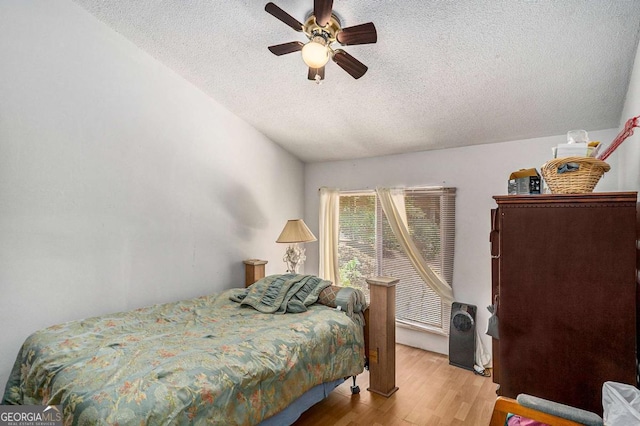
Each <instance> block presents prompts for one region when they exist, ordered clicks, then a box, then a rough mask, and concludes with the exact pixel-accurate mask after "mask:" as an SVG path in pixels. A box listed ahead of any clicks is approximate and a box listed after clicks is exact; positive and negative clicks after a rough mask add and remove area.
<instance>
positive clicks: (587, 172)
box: [541, 157, 611, 194]
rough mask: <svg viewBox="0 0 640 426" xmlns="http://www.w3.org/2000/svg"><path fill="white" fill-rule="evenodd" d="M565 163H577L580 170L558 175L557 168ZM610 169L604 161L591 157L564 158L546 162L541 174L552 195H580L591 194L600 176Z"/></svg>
mask: <svg viewBox="0 0 640 426" xmlns="http://www.w3.org/2000/svg"><path fill="white" fill-rule="evenodd" d="M566 163H577V164H579V165H580V168H579V169H578V170H574V171H571V172H565V173H561V174H558V167H561V166H562V165H564V164H566ZM610 168H611V167H609V165H608V164H607V163H605V162H604V161H601V160H597V159H595V158H592V157H564V158H555V159H553V160H550V161H547V162H546V163H545V164H544V165H543V166H542V168H541V172H542V177H544V180H545V181H546V182H547V185H548V186H549V189H551V192H552V193H553V194H582V193H585V192H593V188H594V187H595V186H596V184H597V183H598V181H599V180H600V178H601V177H602V175H603V174H604V173H605V172H608V171H609V169H610Z"/></svg>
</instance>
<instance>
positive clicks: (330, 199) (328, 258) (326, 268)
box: [319, 188, 340, 285]
mask: <svg viewBox="0 0 640 426" xmlns="http://www.w3.org/2000/svg"><path fill="white" fill-rule="evenodd" d="M339 214H340V191H338V190H337V189H332V188H320V224H319V229H320V236H319V240H320V268H319V269H320V271H319V273H320V278H322V279H325V280H328V281H331V282H333V283H334V284H335V285H340V274H339V273H338V239H339V237H340V234H339V232H340V226H339Z"/></svg>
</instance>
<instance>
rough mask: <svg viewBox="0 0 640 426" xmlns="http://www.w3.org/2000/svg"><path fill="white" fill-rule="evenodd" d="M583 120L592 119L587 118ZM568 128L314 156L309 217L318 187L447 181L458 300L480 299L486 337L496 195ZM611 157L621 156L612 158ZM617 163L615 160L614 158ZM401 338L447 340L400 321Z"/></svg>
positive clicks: (436, 346) (429, 343) (439, 348)
mask: <svg viewBox="0 0 640 426" xmlns="http://www.w3.org/2000/svg"><path fill="white" fill-rule="evenodd" d="M585 127H588V126H586V125H585ZM616 134H617V130H616V129H611V130H606V131H597V132H590V133H589V135H590V137H591V138H592V139H593V140H601V141H610V140H612V139H613V138H614V137H615V135H616ZM565 139H566V137H565V135H559V136H556V137H546V138H537V139H530V140H522V141H513V142H506V143H498V144H490V145H479V146H471V147H466V148H455V149H447V150H439V151H427V152H417V153H412V154H403V155H394V156H386V157H376V158H369V159H363V160H356V161H337V162H327V163H315V164H308V165H307V166H306V168H305V220H306V222H307V224H308V225H309V227H310V228H311V230H312V231H313V232H314V233H316V232H317V231H318V208H319V196H318V188H320V187H322V186H328V187H333V188H340V189H343V190H353V189H372V188H375V187H376V186H425V185H445V186H451V187H456V188H457V195H456V240H455V244H456V247H455V261H454V274H453V289H454V296H455V298H456V300H458V301H461V302H464V303H470V304H474V305H477V307H478V327H479V328H480V331H481V334H482V335H483V342H485V344H486V346H487V347H488V348H490V338H489V336H486V335H484V331H485V330H486V324H487V319H488V317H489V312H488V311H487V310H486V306H487V305H489V304H490V303H491V263H490V254H489V231H490V210H491V209H492V208H495V203H494V201H493V199H492V198H491V197H492V196H493V195H504V194H506V191H507V179H508V177H509V174H510V173H511V172H513V171H515V170H519V169H521V168H531V167H536V168H538V170H539V169H540V166H541V165H542V164H544V163H545V162H546V161H547V160H549V159H550V158H551V147H553V146H555V145H556V144H558V143H563V142H564V141H565ZM612 160H615V159H613V158H612ZM609 163H610V165H611V166H612V168H613V170H615V168H616V164H615V163H614V162H609ZM617 185H618V183H617V175H616V174H612V173H608V174H606V175H605V177H604V178H603V179H601V180H600V182H599V183H598V186H597V187H596V189H595V190H596V191H613V190H615V189H616V188H617ZM306 266H307V269H306V270H307V272H313V273H317V271H318V245H317V244H307V263H306ZM397 339H398V341H399V342H402V343H406V344H409V345H411V346H416V347H421V348H424V349H427V350H431V351H435V352H440V353H448V349H449V347H448V340H447V339H446V338H445V337H442V336H437V335H433V334H427V333H420V332H412V331H408V330H406V329H402V328H398V329H397Z"/></svg>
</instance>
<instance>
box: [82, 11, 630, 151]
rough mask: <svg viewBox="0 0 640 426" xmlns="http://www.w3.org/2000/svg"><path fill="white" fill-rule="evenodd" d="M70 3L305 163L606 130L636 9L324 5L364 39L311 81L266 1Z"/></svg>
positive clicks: (621, 84) (616, 119) (619, 100)
mask: <svg viewBox="0 0 640 426" xmlns="http://www.w3.org/2000/svg"><path fill="white" fill-rule="evenodd" d="M74 1H75V2H76V3H78V4H79V5H80V6H82V7H83V8H85V9H86V10H87V11H88V12H89V13H91V14H93V15H94V16H95V17H97V18H98V19H100V20H101V21H103V22H104V23H106V24H107V25H108V26H110V27H111V28H113V29H114V30H115V31H117V32H119V33H121V34H122V35H123V36H124V37H126V38H127V39H129V40H130V41H131V42H133V43H134V44H136V45H137V46H139V47H140V48H141V49H142V50H144V51H146V52H148V53H149V54H150V55H152V56H154V57H155V58H156V59H158V60H159V61H161V62H163V63H164V64H165V65H166V66H168V67H169V68H171V69H173V70H174V71H175V72H177V73H178V74H180V75H181V76H182V77H184V78H185V79H186V80H188V81H190V82H191V83H192V84H194V85H195V86H197V87H198V88H200V89H201V90H202V91H204V92H205V93H207V94H208V95H209V96H211V98H213V99H215V100H216V101H217V102H219V103H221V104H223V105H224V106H226V107H227V108H228V109H229V110H231V111H233V112H234V113H235V114H237V115H238V116H240V117H242V118H243V119H244V120H245V121H247V122H248V123H250V124H251V125H253V126H254V127H255V128H256V129H258V130H259V131H260V132H262V133H263V134H265V135H266V136H267V137H268V138H270V139H271V140H273V141H274V142H276V143H278V144H279V145H281V146H282V147H284V148H285V149H287V150H288V151H290V152H291V153H293V154H294V155H296V156H297V157H299V158H300V159H301V160H303V161H305V162H318V161H328V160H337V159H354V158H363V157H371V156H379V155H387V154H396V153H404V152H415V151H424V150H433V149H441V148H447V147H458V146H466V145H473V144H486V143H493V142H503V141H511V140H518V139H527V138H533V137H542V136H550V135H558V134H563V133H565V132H566V131H567V130H570V129H573V128H584V129H587V130H599V129H605V128H616V127H618V125H619V123H620V118H621V117H620V114H621V111H622V108H623V104H624V97H625V94H626V92H627V87H628V83H629V78H630V72H631V70H632V67H633V61H634V57H635V53H636V48H637V45H638V38H639V30H640V0H609V1H602V0H562V1H546V0H460V1H442V0H404V1H380V0H376V1H371V0H369V1H366V0H334V5H333V7H334V12H335V14H336V15H337V16H338V17H339V18H340V20H341V21H342V25H343V27H346V26H352V25H357V24H361V23H365V22H369V21H372V22H373V23H374V24H375V26H376V28H377V32H378V42H377V43H376V44H371V45H356V46H346V47H343V49H344V50H345V51H347V52H348V53H350V54H351V55H352V56H354V57H355V58H357V59H359V60H360V61H361V62H363V63H365V64H366V65H367V66H368V67H369V71H368V72H367V73H366V74H365V75H364V76H363V77H362V78H360V79H359V80H354V79H353V78H352V77H351V76H349V75H348V74H347V73H346V72H344V71H343V70H342V69H341V68H339V67H338V66H337V65H336V64H335V63H332V62H330V63H329V64H327V66H326V79H325V81H324V82H323V84H321V85H316V84H314V83H313V82H311V81H309V80H307V68H306V65H305V64H304V63H303V62H302V59H301V57H300V54H299V53H292V54H288V55H284V56H280V57H277V56H275V55H273V54H271V53H270V52H269V51H268V50H267V46H270V45H275V44H280V43H285V42H289V41H296V40H299V41H303V42H306V38H305V36H304V35H303V34H302V33H298V32H295V31H293V30H292V29H291V28H289V27H288V26H286V25H285V24H283V23H282V22H280V21H278V20H277V19H275V18H274V17H273V16H271V15H269V14H268V13H266V12H265V11H264V6H265V4H266V3H267V1H256V0H228V1H217V0H208V1H203V0H200V1H183V0H163V1H158V0H136V1H116V0H113V1H105V0H74ZM275 3H276V4H277V5H278V6H280V7H281V8H282V9H284V10H285V11H287V12H288V13H289V14H290V15H292V16H293V17H295V18H296V19H297V20H298V21H304V19H305V18H306V17H307V16H308V15H309V14H310V13H311V10H312V8H313V1H312V0H275Z"/></svg>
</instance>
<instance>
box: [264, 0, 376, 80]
mask: <svg viewBox="0 0 640 426" xmlns="http://www.w3.org/2000/svg"><path fill="white" fill-rule="evenodd" d="M332 8H333V0H314V2H313V13H312V14H311V15H310V16H309V17H308V18H307V19H306V21H305V22H304V24H302V23H300V22H299V21H298V20H297V19H295V18H294V17H293V16H291V15H289V14H288V13H287V12H285V11H284V10H282V9H280V8H279V7H278V6H276V5H275V4H274V3H272V2H269V3H267V4H266V6H265V7H264V10H266V11H267V12H268V13H270V14H271V15H273V16H275V17H276V18H278V19H279V20H280V21H282V22H284V23H285V24H287V25H288V26H290V27H291V28H293V29H294V30H296V31H298V32H303V33H304V34H305V35H306V36H307V38H308V39H309V42H307V43H306V44H305V43H302V42H300V41H291V42H289V43H283V44H277V45H274V46H269V50H270V51H271V53H273V54H274V55H277V56H280V55H286V54H287V53H293V52H298V51H302V59H303V60H304V62H305V63H306V64H307V66H308V67H309V73H308V79H309V80H315V82H316V83H318V84H319V83H320V81H321V80H324V66H325V64H326V63H327V62H329V59H333V62H335V63H336V64H338V66H339V67H340V68H342V69H343V70H345V71H346V72H348V73H349V74H350V75H351V76H352V77H353V78H356V79H358V78H360V77H362V76H363V75H364V74H365V73H366V72H367V69H368V68H367V66H366V65H365V64H363V63H362V62H360V61H358V60H357V59H356V58H354V57H353V56H351V55H349V54H348V53H347V52H345V51H344V50H342V49H335V50H334V49H333V48H332V47H331V44H332V43H334V42H338V43H340V44H342V45H346V46H348V45H353V44H369V43H375V42H376V41H378V34H377V33H376V27H375V26H374V25H373V23H372V22H367V23H366V24H360V25H355V26H352V27H347V28H341V26H340V20H339V19H338V17H337V16H335V15H334V14H332V13H331V11H332Z"/></svg>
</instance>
